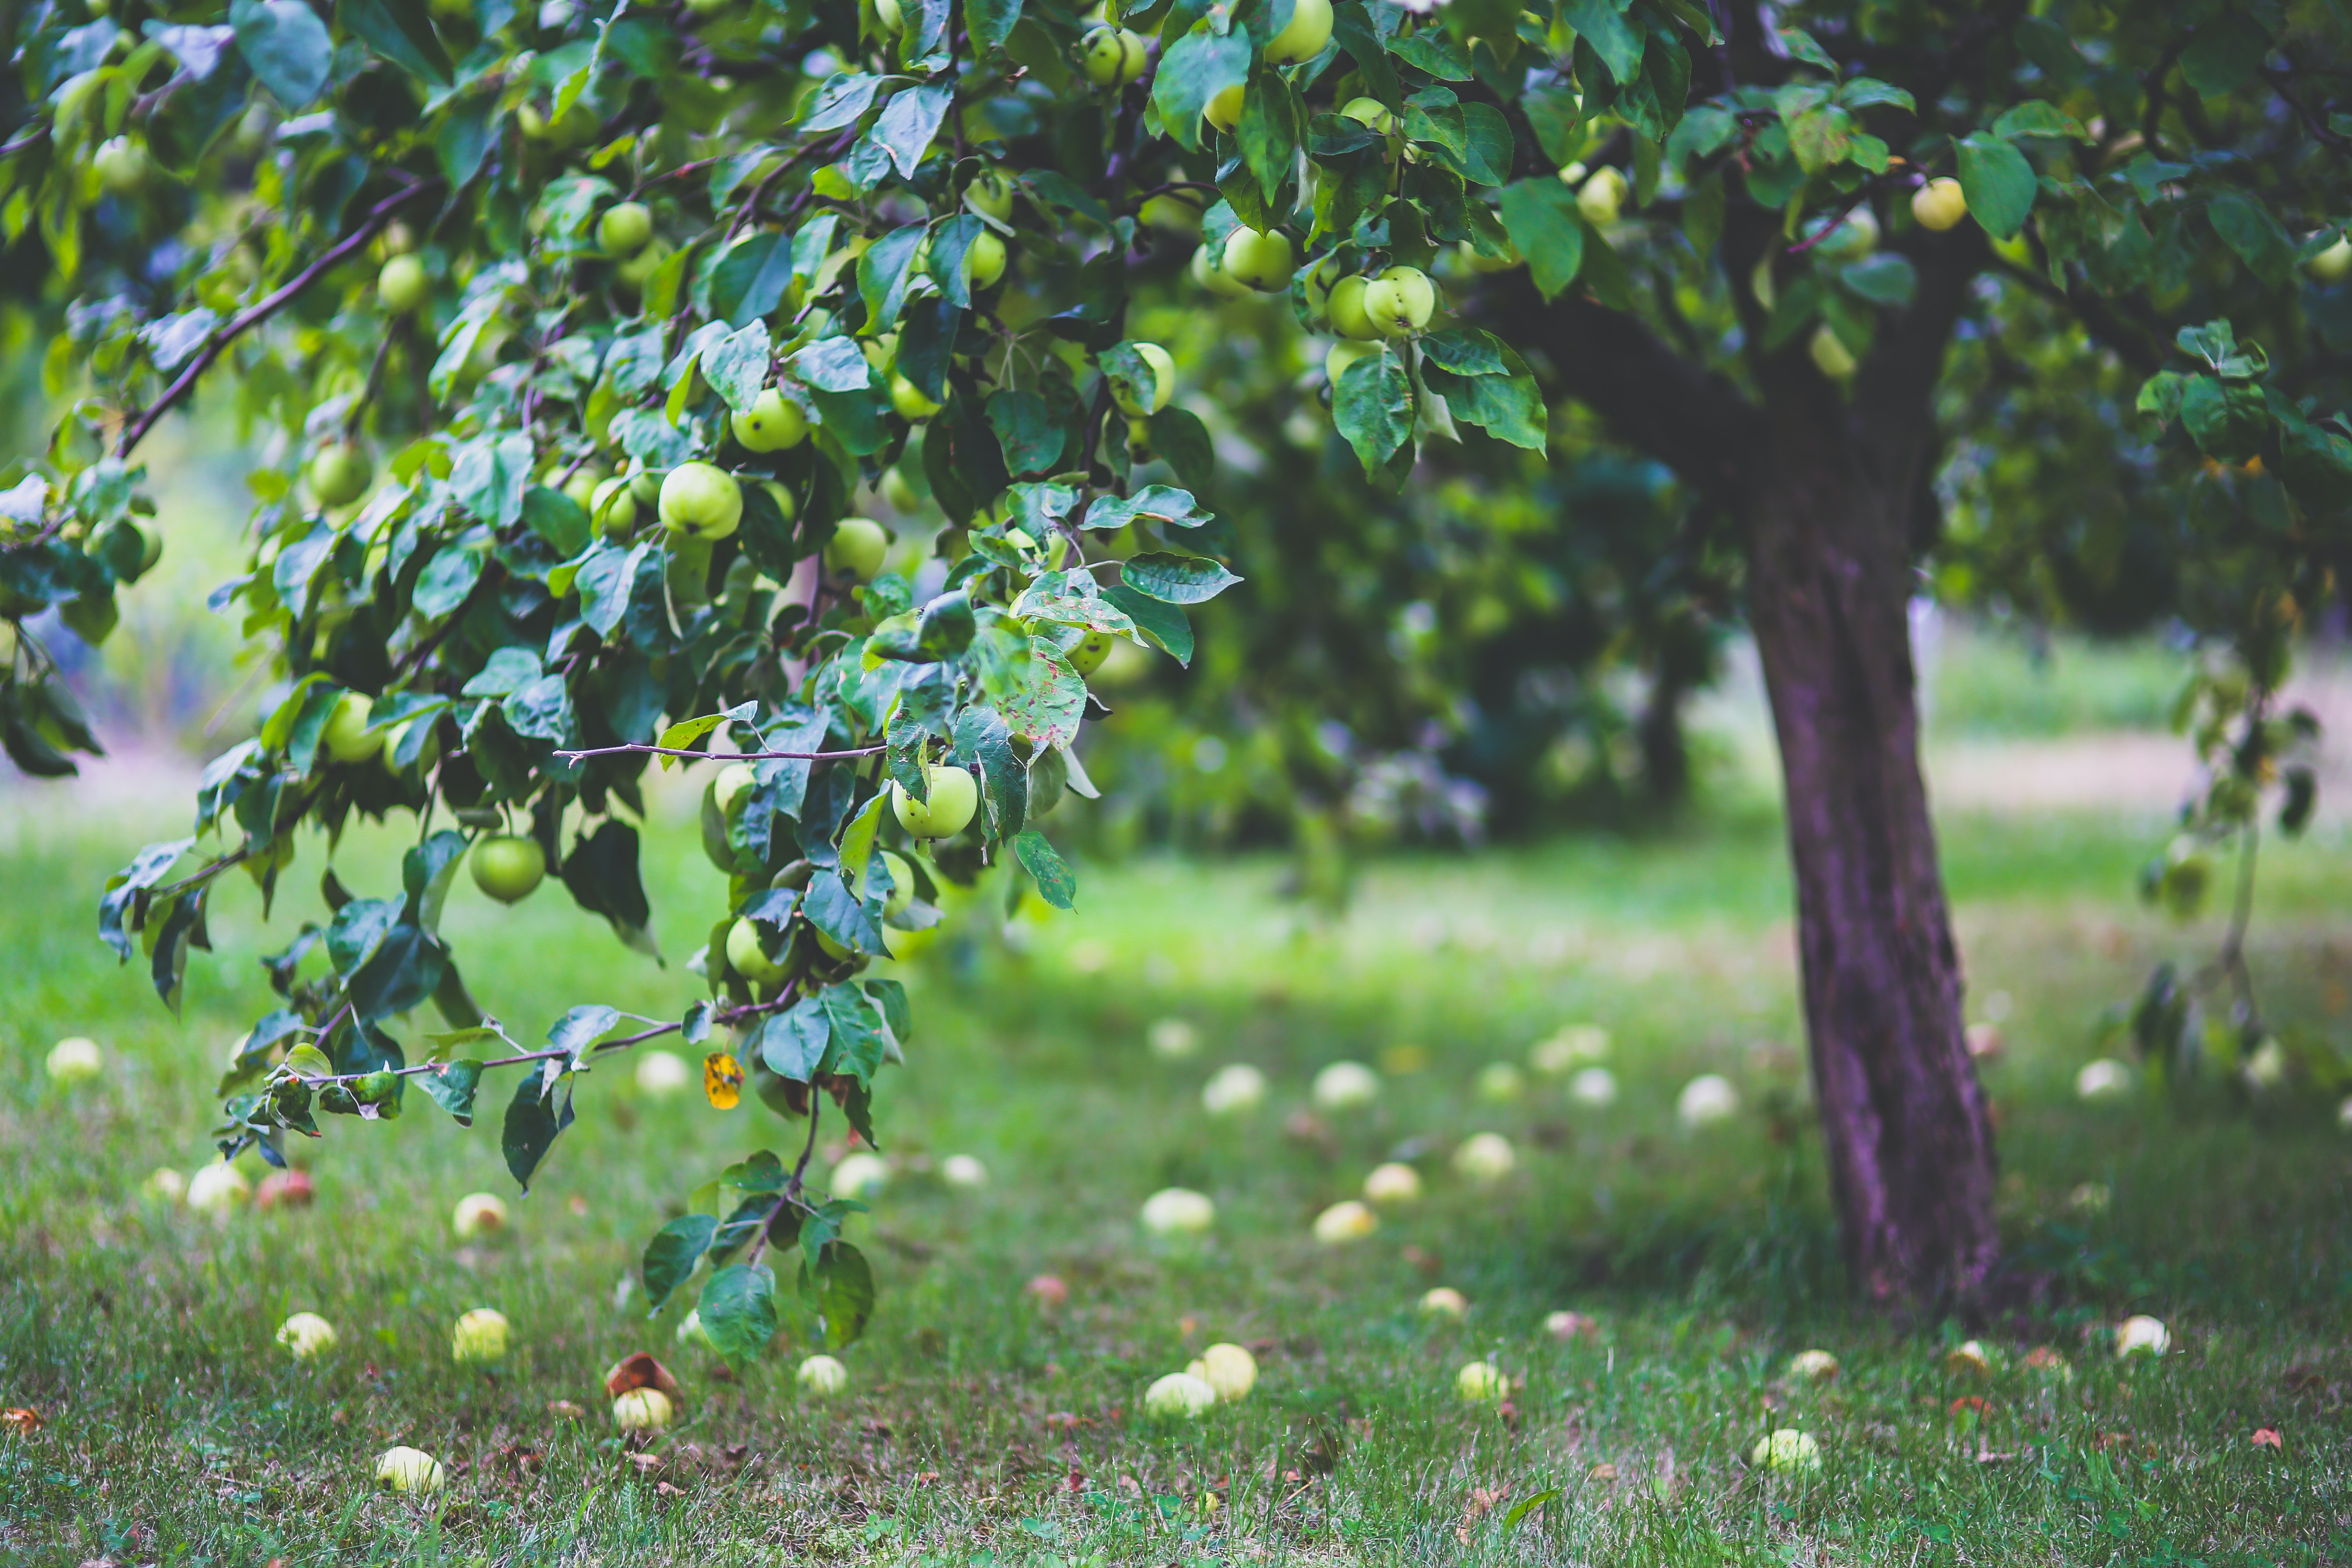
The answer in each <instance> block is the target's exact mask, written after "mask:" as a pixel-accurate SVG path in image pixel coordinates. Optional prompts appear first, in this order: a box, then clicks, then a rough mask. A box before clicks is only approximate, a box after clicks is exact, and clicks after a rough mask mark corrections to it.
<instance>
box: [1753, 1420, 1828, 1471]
mask: <svg viewBox="0 0 2352 1568" xmlns="http://www.w3.org/2000/svg"><path fill="white" fill-rule="evenodd" d="M1748 1463H1749V1464H1751V1465H1754V1466H1756V1467H1758V1468H1760V1469H1767V1470H1780V1471H1784V1472H1791V1471H1792V1472H1800V1473H1802V1472H1811V1471H1813V1470H1818V1469H1820V1468H1822V1446H1821V1445H1820V1444H1819V1443H1816V1442H1815V1441H1813V1438H1812V1435H1811V1433H1806V1432H1800V1431H1798V1430H1797V1429H1796V1428H1795V1427H1794V1426H1783V1427H1781V1428H1780V1430H1779V1431H1777V1432H1775V1433H1773V1434H1772V1435H1771V1436H1769V1437H1759V1438H1758V1439H1756V1447H1753V1448H1750V1449H1749V1450H1748Z"/></svg>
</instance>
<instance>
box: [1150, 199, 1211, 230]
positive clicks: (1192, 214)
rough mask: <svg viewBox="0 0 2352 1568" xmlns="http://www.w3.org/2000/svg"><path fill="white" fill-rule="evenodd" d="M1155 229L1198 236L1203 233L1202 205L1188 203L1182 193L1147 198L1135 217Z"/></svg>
mask: <svg viewBox="0 0 2352 1568" xmlns="http://www.w3.org/2000/svg"><path fill="white" fill-rule="evenodd" d="M1135 216H1137V217H1139V218H1141V219H1142V220H1143V221H1144V222H1145V223H1147V224H1149V225H1150V226H1152V227H1153V228H1164V229H1168V230H1170V231H1171V232H1173V233H1176V234H1190V235H1198V234H1199V233H1200V232H1201V205H1200V203H1198V202H1193V201H1187V200H1185V199H1184V195H1182V194H1181V193H1173V194H1171V193H1167V192H1163V193H1161V194H1160V195H1156V196H1150V197H1147V198H1146V199H1145V201H1144V204H1143V205H1142V206H1141V207H1140V208H1139V209H1138V211H1137V212H1136V215H1135Z"/></svg>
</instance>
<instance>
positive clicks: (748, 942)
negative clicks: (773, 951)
mask: <svg viewBox="0 0 2352 1568" xmlns="http://www.w3.org/2000/svg"><path fill="white" fill-rule="evenodd" d="M727 967H728V968H730V969H732V970H733V971H734V972H735V973H738V974H740V975H741V976H742V977H743V978H744V979H746V980H748V981H750V982H751V984H754V985H773V984H775V983H776V982H777V981H779V980H782V978H783V977H784V975H785V973H786V970H785V968H784V966H783V965H782V964H781V963H777V962H776V961H775V960H774V959H772V958H770V957H769V956H768V953H767V950H766V949H765V948H764V947H762V946H761V943H760V927H759V924H758V922H757V921H751V920H749V919H746V920H739V921H736V922H735V923H734V924H733V925H732V926H730V927H729V928H728V931H727Z"/></svg>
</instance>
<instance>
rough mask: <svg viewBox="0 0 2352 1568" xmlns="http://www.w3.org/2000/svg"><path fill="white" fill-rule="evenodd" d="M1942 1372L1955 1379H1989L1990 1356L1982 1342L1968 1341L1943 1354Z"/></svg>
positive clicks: (1990, 1368) (1990, 1372) (1990, 1371)
mask: <svg viewBox="0 0 2352 1568" xmlns="http://www.w3.org/2000/svg"><path fill="white" fill-rule="evenodd" d="M1944 1370H1945V1371H1946V1372H1948V1373H1952V1374H1953V1375H1954V1376H1956V1377H1990V1376H1991V1375H1992V1356H1991V1354H1990V1352H1988V1351H1987V1350H1986V1349H1985V1345H1984V1342H1983V1341H1982V1340H1969V1341H1968V1342H1966V1343H1964V1344H1958V1345H1954V1346H1953V1347H1952V1348H1951V1349H1950V1350H1948V1351H1947V1352H1944Z"/></svg>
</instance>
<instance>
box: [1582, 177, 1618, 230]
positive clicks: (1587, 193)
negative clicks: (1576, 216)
mask: <svg viewBox="0 0 2352 1568" xmlns="http://www.w3.org/2000/svg"><path fill="white" fill-rule="evenodd" d="M1625 191H1626V185H1625V176H1624V175H1623V174H1620V173H1618V172H1617V171H1616V170H1615V169H1613V168H1601V169H1596V170H1594V171H1593V172H1592V177H1591V178H1590V179H1588V180H1586V181H1585V182H1584V188H1583V189H1582V190H1580V191H1579V192H1577V193H1576V210H1577V211H1578V212H1579V213H1580V214H1582V215H1583V216H1584V221H1585V222H1587V223H1589V224H1591V225H1592V226H1594V227H1595V228H1606V227H1608V226H1610V225H1611V224H1612V223H1615V222H1616V221H1617V215H1618V213H1619V212H1620V211H1621V210H1622V209H1623V207H1624V205H1625Z"/></svg>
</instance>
